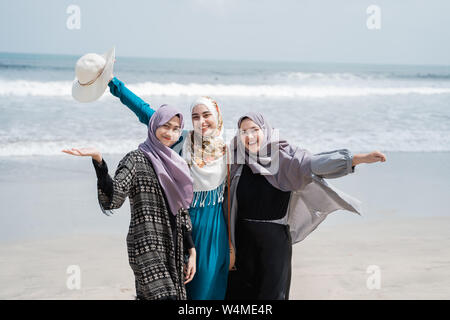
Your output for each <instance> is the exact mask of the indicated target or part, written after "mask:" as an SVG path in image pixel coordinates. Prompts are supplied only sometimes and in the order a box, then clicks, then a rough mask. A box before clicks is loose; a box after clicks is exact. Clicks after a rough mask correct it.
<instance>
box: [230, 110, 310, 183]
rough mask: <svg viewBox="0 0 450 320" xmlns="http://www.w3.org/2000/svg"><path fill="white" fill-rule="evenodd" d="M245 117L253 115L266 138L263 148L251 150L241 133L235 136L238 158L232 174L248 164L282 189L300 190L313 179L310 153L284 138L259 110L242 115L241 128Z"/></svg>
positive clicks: (234, 141) (233, 151)
mask: <svg viewBox="0 0 450 320" xmlns="http://www.w3.org/2000/svg"><path fill="white" fill-rule="evenodd" d="M245 118H249V119H250V120H252V121H253V122H254V123H256V124H257V125H258V126H259V127H260V128H261V130H263V133H264V139H263V142H262V143H261V147H260V151H259V152H258V153H251V152H249V151H248V150H247V149H246V148H245V146H244V144H243V143H242V141H241V138H240V137H239V135H238V136H236V137H234V139H233V141H232V147H231V150H232V156H233V161H234V165H233V166H232V168H231V175H232V176H233V175H234V173H236V170H237V169H238V167H239V164H244V163H245V164H246V165H248V166H249V167H250V169H251V170H252V172H253V173H256V174H261V175H264V177H265V178H266V179H267V181H269V183H270V184H271V185H272V186H274V187H275V188H277V189H279V190H282V191H296V190H299V189H301V188H302V187H304V186H305V185H306V184H308V183H309V182H311V160H310V159H311V158H310V155H311V154H310V152H308V151H307V150H304V149H300V148H299V147H295V146H291V145H290V144H289V143H288V142H287V141H285V140H280V139H279V137H278V131H277V130H274V129H273V128H272V126H271V125H270V123H269V122H268V121H267V120H266V118H265V117H264V115H262V114H261V113H259V112H249V113H247V114H245V115H244V116H242V117H240V118H239V121H238V129H239V128H240V126H241V123H242V121H243V120H244V119H245ZM236 164H237V165H236Z"/></svg>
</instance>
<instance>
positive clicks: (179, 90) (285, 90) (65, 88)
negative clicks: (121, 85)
mask: <svg viewBox="0 0 450 320" xmlns="http://www.w3.org/2000/svg"><path fill="white" fill-rule="evenodd" d="M71 88H72V82H71V81H48V82H40V81H28V80H12V81H7V80H0V96H44V97H70V96H71ZM128 88H129V89H130V90H132V91H133V92H134V93H136V94H137V95H139V96H150V95H151V96H199V95H211V96H236V97H274V98H327V97H360V96H371V95H385V96H392V95H406V94H420V95H434V94H449V93H450V87H434V86H417V87H415V86H411V87H367V86H366V87H358V86H291V85H279V84H275V85H244V84H200V83H189V84H181V83H155V82H143V83H135V84H130V85H128Z"/></svg>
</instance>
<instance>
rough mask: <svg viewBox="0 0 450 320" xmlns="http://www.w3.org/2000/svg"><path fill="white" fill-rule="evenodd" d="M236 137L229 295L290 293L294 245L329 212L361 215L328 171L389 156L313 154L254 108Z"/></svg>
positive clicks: (263, 296) (285, 296) (349, 168)
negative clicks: (294, 143) (233, 255)
mask: <svg viewBox="0 0 450 320" xmlns="http://www.w3.org/2000/svg"><path fill="white" fill-rule="evenodd" d="M238 129H239V133H238V135H237V136H236V137H235V138H234V139H233V140H232V143H231V148H230V149H231V156H232V165H231V177H230V180H231V185H230V190H229V193H230V198H231V204H230V221H231V222H230V229H231V237H230V238H231V242H232V245H233V246H234V248H235V253H236V262H235V267H236V270H235V271H231V272H230V273H229V282H228V289H227V299H232V300H233V299H264V300H284V299H288V298H289V288H290V282H291V263H292V244H294V243H297V242H299V241H301V240H303V239H304V238H305V237H306V236H307V235H308V234H309V233H311V232H312V231H313V230H314V229H315V228H316V227H317V226H318V225H319V224H320V223H321V222H322V221H323V220H324V219H325V218H326V216H327V215H328V214H329V213H331V212H333V211H336V210H339V209H342V210H347V211H351V212H354V213H358V214H359V211H360V210H359V201H357V200H356V199H354V198H352V197H350V196H348V195H346V194H345V193H343V192H342V191H340V190H338V189H336V188H334V187H332V186H331V185H330V184H329V183H327V182H326V181H325V180H324V178H337V177H341V176H344V175H347V174H349V173H352V172H354V168H355V166H356V165H357V164H360V163H373V162H377V161H383V162H384V161H386V157H385V156H384V154H382V153H381V152H378V151H374V152H371V153H367V154H355V155H352V154H351V153H350V151H349V150H347V149H340V150H335V151H330V152H324V153H319V154H314V155H313V154H311V153H310V152H308V151H307V150H305V149H301V148H299V147H296V146H292V145H290V144H289V143H288V142H287V141H285V140H280V139H279V137H278V131H277V130H274V129H273V128H272V127H271V125H270V123H269V122H268V121H267V119H266V118H265V117H264V116H263V115H262V114H260V113H257V112H249V113H247V114H246V115H244V116H243V117H241V118H240V119H239V121H238Z"/></svg>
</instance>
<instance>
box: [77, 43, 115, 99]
mask: <svg viewBox="0 0 450 320" xmlns="http://www.w3.org/2000/svg"><path fill="white" fill-rule="evenodd" d="M114 59H115V48H114V47H113V48H111V49H110V50H109V51H108V52H106V53H104V54H102V55H99V54H96V53H88V54H85V55H84V56H82V57H81V58H80V59H78V61H77V63H76V66H75V75H76V77H75V80H74V81H73V85H72V96H73V97H74V99H75V100H77V101H79V102H91V101H94V100H97V99H98V98H100V97H101V96H102V95H103V93H104V92H105V90H106V87H107V86H108V82H109V81H110V80H111V78H112V77H113V67H114Z"/></svg>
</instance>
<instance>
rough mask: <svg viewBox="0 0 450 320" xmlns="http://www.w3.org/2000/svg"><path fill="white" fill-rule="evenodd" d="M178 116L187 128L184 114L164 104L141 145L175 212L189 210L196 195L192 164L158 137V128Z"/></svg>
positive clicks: (140, 147)
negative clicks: (189, 165)
mask: <svg viewBox="0 0 450 320" xmlns="http://www.w3.org/2000/svg"><path fill="white" fill-rule="evenodd" d="M174 116H179V117H180V127H181V128H180V129H182V128H183V126H184V123H183V115H182V114H181V113H180V112H179V111H178V110H176V109H175V108H173V107H171V106H169V105H165V104H164V105H162V106H161V107H159V109H158V110H157V111H156V112H155V113H154V114H153V115H152V117H151V118H150V122H149V125H148V137H147V140H145V142H144V143H141V144H140V145H139V150H141V151H142V152H144V154H145V156H146V157H147V158H148V159H149V160H150V162H151V163H152V165H153V168H154V169H155V172H156V176H157V177H158V181H159V183H160V184H161V187H162V189H163V192H164V194H165V195H166V198H167V201H168V203H169V207H170V210H171V211H172V213H173V214H174V215H176V214H177V213H178V211H179V210H180V209H182V208H183V209H188V208H189V205H190V204H191V202H192V198H193V180H192V178H191V175H190V172H189V168H188V165H187V164H186V161H184V159H183V158H181V157H180V156H179V155H178V154H177V153H176V152H175V151H173V150H172V149H171V148H169V147H166V146H165V145H163V144H162V143H161V142H160V141H159V140H158V138H157V137H156V129H158V128H159V127H160V126H162V125H164V124H165V123H167V122H168V121H169V120H170V119H172V118H173V117H174Z"/></svg>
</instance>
